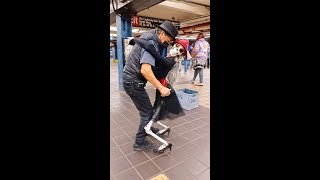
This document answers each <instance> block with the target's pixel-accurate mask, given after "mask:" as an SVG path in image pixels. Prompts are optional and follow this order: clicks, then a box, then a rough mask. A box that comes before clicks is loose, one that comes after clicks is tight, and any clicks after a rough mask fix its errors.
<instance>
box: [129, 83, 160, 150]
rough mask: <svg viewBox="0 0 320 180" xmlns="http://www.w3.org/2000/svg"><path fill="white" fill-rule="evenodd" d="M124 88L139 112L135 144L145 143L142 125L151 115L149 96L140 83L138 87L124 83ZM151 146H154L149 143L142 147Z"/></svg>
mask: <svg viewBox="0 0 320 180" xmlns="http://www.w3.org/2000/svg"><path fill="white" fill-rule="evenodd" d="M124 89H125V91H126V92H127V94H128V95H129V96H130V98H131V100H132V102H133V103H134V105H135V106H136V108H137V109H138V110H139V114H140V125H139V128H138V132H137V134H136V140H135V145H146V144H145V143H146V141H145V139H146V136H147V133H146V132H145V130H144V127H145V126H146V125H147V124H148V123H149V121H150V119H151V117H152V115H153V107H152V105H151V102H150V99H149V96H148V94H147V92H146V90H145V89H144V87H142V85H141V87H138V86H137V85H135V84H133V83H131V84H130V83H124ZM152 148H154V147H153V145H152V144H149V146H145V147H144V148H143V149H152Z"/></svg>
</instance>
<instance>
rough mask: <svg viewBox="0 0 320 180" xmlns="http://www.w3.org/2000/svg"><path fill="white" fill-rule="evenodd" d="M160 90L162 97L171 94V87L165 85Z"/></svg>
mask: <svg viewBox="0 0 320 180" xmlns="http://www.w3.org/2000/svg"><path fill="white" fill-rule="evenodd" d="M159 91H160V94H161V96H162V97H165V96H169V95H170V91H171V89H169V88H167V87H164V86H163V87H161V88H160V89H159Z"/></svg>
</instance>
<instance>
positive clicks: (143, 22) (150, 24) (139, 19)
mask: <svg viewBox="0 0 320 180" xmlns="http://www.w3.org/2000/svg"><path fill="white" fill-rule="evenodd" d="M164 21H168V20H165V19H156V18H150V17H144V16H133V17H132V19H131V24H132V26H133V27H143V28H155V27H156V26H157V25H160V24H162V23H163V22H164ZM170 22H171V23H172V24H174V25H175V26H176V28H177V29H180V23H179V22H175V21H170Z"/></svg>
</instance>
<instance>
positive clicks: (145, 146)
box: [133, 140, 156, 151]
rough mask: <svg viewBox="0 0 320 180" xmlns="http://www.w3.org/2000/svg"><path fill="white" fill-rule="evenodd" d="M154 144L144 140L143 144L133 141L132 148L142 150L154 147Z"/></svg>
mask: <svg viewBox="0 0 320 180" xmlns="http://www.w3.org/2000/svg"><path fill="white" fill-rule="evenodd" d="M154 148H156V146H155V145H154V144H152V143H149V141H147V140H145V141H144V143H143V144H137V143H135V144H134V145H133V150H135V151H143V150H149V149H154Z"/></svg>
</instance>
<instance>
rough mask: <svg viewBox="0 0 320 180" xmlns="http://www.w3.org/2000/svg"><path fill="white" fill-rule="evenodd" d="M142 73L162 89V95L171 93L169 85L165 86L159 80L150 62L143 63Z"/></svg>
mask: <svg viewBox="0 0 320 180" xmlns="http://www.w3.org/2000/svg"><path fill="white" fill-rule="evenodd" d="M141 74H142V75H143V76H144V78H146V80H147V81H149V82H150V83H151V84H152V85H154V86H155V87H156V88H157V89H158V90H159V91H160V93H161V95H162V96H169V95H170V89H169V88H167V87H164V86H163V85H162V84H161V83H160V82H159V81H158V80H157V78H156V77H155V76H154V74H153V71H152V69H151V65H150V64H146V63H143V64H141Z"/></svg>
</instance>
